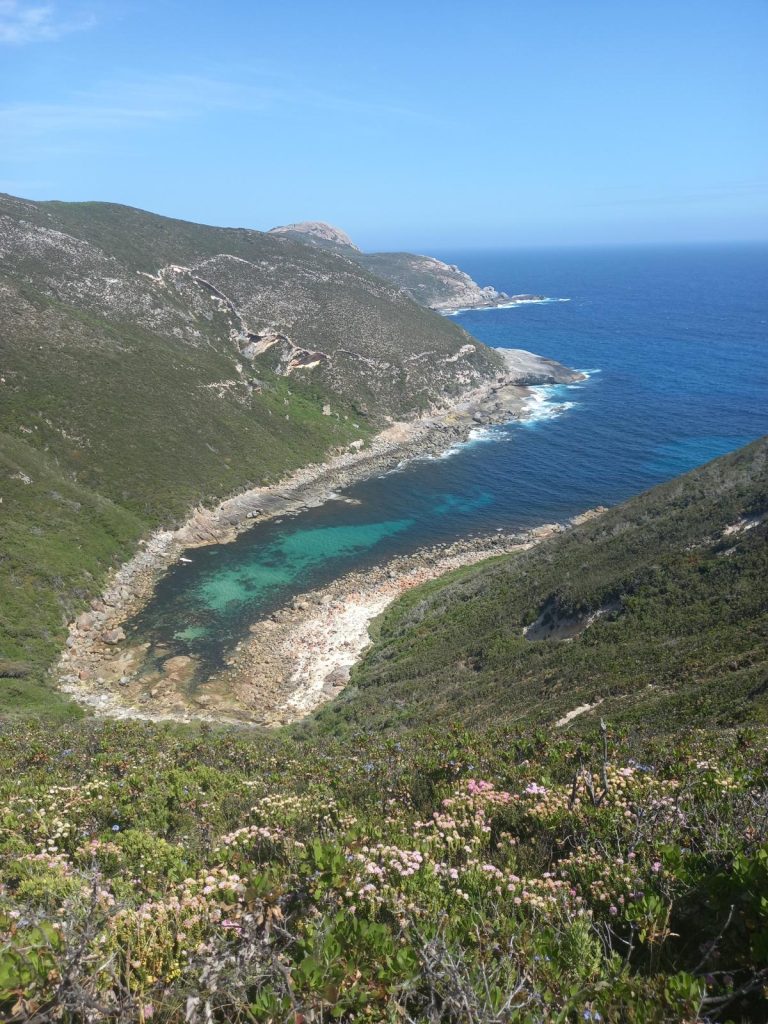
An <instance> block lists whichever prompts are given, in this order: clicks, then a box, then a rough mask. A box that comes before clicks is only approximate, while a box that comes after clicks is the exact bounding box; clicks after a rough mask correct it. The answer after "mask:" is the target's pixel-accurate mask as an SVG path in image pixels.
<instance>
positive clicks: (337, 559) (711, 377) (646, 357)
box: [134, 245, 768, 668]
mask: <svg viewBox="0 0 768 1024" xmlns="http://www.w3.org/2000/svg"><path fill="white" fill-rule="evenodd" d="M439 255H440V256H441V257H442V258H443V259H446V260H448V261H449V262H451V263H457V264H459V265H460V266H461V267H462V268H463V269H465V270H467V271H468V272H469V273H470V274H471V275H472V276H473V277H474V278H475V279H476V280H478V281H480V282H481V283H482V284H493V285H494V286H496V287H497V288H500V289H502V290H504V291H507V292H510V293H527V292H532V293H537V294H546V295H548V296H552V297H556V298H567V299H569V300H570V301H568V302H551V303H545V304H540V305H524V306H518V307H516V308H512V309H492V310H481V311H470V312H466V313H461V314H459V315H458V316H457V320H458V321H459V322H460V323H461V324H462V325H463V326H464V327H465V328H466V329H467V330H468V331H469V332H470V333H472V334H474V335H475V336H476V337H478V338H480V339H481V340H482V341H484V342H486V343H487V344H489V345H494V346H500V347H503V346H508V347H512V348H527V349H530V350H531V351H534V352H538V353H541V354H542V355H546V356H550V357H552V358H555V359H558V360H560V361H561V362H564V363H566V364H568V365H570V366H573V367H576V368H578V369H582V370H587V371H588V372H589V373H590V377H589V380H587V381H586V382H585V383H583V384H580V385H576V386H573V387H568V388H556V389H548V390H547V392H546V394H545V395H542V397H546V400H547V401H546V404H545V405H544V407H543V412H544V414H545V415H544V416H543V417H542V418H540V419H537V420H534V421H533V422H529V423H525V424H512V425H509V426H506V427H496V428H492V429H491V430H490V431H488V432H484V436H482V437H481V438H479V439H477V440H475V441H474V442H471V443H469V444H467V445H464V446H462V447H460V448H458V449H457V450H455V451H454V452H452V453H451V454H450V456H449V457H447V458H441V459H433V460H426V459H425V460H418V461H416V462H413V463H411V464H409V465H408V466H406V467H405V468H403V469H402V470H401V471H399V472H395V473H391V474H388V475H387V476H386V477H382V478H378V479H374V480H369V481H367V482H365V483H363V484H360V485H358V486H356V487H354V488H351V489H350V490H349V491H348V492H346V493H347V494H348V496H351V497H354V498H356V499H358V500H359V501H360V502H361V504H359V505H350V504H346V503H344V502H341V501H332V502H329V503H327V504H326V505H325V506H323V507H322V508H319V509H313V510H310V511H308V512H307V513H304V514H302V515H300V516H297V517H295V518H291V519H286V520H284V521H283V522H282V523H275V522H272V523H266V524H264V525H263V526H255V527H254V528H253V529H252V530H250V531H249V532H248V533H245V534H243V535H241V536H240V537H239V538H238V539H237V540H236V541H234V542H233V543H231V544H227V545H218V546H215V547H211V548H203V549H198V550H193V551H191V552H189V553H188V554H189V557H190V558H191V559H192V562H191V564H184V563H181V564H179V565H177V566H175V567H173V568H172V569H171V571H170V572H169V573H168V574H167V576H166V577H165V578H164V579H163V580H162V581H161V582H160V584H159V585H158V588H157V591H156V594H155V597H154V598H153V600H152V602H151V603H150V604H149V605H148V606H147V608H146V609H145V610H144V612H143V613H142V614H141V616H140V617H139V618H138V620H137V621H136V623H135V624H134V628H135V630H136V632H137V633H138V634H139V638H140V639H142V640H144V639H149V640H151V641H152V642H153V643H156V644H161V645H162V651H161V652H160V653H162V654H163V656H165V653H166V652H170V653H173V654H178V653H190V654H195V655H197V656H199V657H200V658H201V659H202V660H203V662H204V663H205V667H207V668H212V667H214V666H215V665H217V664H219V663H220V661H221V659H222V658H223V657H224V656H226V653H227V651H228V650H229V649H230V648H231V646H232V645H233V644H234V643H235V642H237V640H239V639H241V638H242V637H243V636H244V635H245V633H246V632H247V628H248V625H249V624H250V623H251V622H253V621H254V620H255V619H256V618H258V617H259V616H260V615H262V614H265V613H268V612H269V611H271V610H273V609H274V608H275V607H277V606H279V605H281V604H283V603H284V602H285V601H286V600H287V599H289V598H290V597H291V596H293V595H294V594H296V593H297V592H301V591H303V590H307V589H311V588H314V587H316V586H320V585H323V584H325V583H327V582H329V581H330V580H331V579H333V578H334V577H336V576H338V575H341V574H342V573H344V572H347V571H349V570H350V569H351V568H356V567H360V566H365V565H368V564H371V563H374V562H377V561H380V560H382V559H384V558H388V557H391V556H393V555H395V554H402V553H405V552H409V551H412V550H414V549H415V548H417V547H421V546H423V545H429V544H433V543H437V542H440V541H447V540H453V539H456V538H457V537H460V536H466V535H468V534H472V533H487V532H490V531H493V530H495V529H497V528H505V529H508V528H517V527H522V526H526V525H531V524H536V523H541V522H551V521H553V520H562V519H565V518H567V517H569V516H571V515H573V514H574V513H576V512H580V511H582V510H583V509H585V508H589V507H591V506H594V505H597V504H608V505H610V504H614V503H616V502H619V501H622V500H624V499H625V498H628V497H630V496H631V495H633V494H636V493H638V492H639V491H641V490H644V489H646V488H648V487H650V486H652V485H654V484H656V483H659V482H660V481H663V480H666V479H669V478H671V477H673V476H675V475H677V474H678V473H681V472H684V471H685V470H687V469H690V468H692V467H694V466H696V465H699V464H701V463H702V462H706V461H707V460H708V459H710V458H713V457H714V456H716V455H720V454H722V453H725V452H727V451H730V450H732V449H734V448H737V447H739V446H741V445H742V444H745V443H746V442H748V441H750V440H752V439H754V438H756V437H759V436H760V435H762V434H764V433H766V432H768V401H766V395H768V247H766V246H746V245H745V246H738V247H736V246H733V247H718V248H715V247H711V248H710V247H690V248H680V249H673V248H664V249H650V248H649V249H645V248H633V249H611V250H607V249H606V250H566V251H562V250H561V251H544V250H538V251H531V252H522V251H515V252H464V253H461V252H452V253H440V254H439ZM562 405H568V406H569V407H568V408H566V409H565V411H563V412H561V413H560V414H559V415H556V416H547V415H546V414H547V412H550V413H551V412H552V411H553V408H554V406H562Z"/></svg>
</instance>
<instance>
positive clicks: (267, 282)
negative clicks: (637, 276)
mask: <svg viewBox="0 0 768 1024" xmlns="http://www.w3.org/2000/svg"><path fill="white" fill-rule="evenodd" d="M0 324H1V325H2V326H1V327H0V332H1V333H0V467H1V468H0V497H2V510H3V515H2V519H1V520H0V552H1V554H0V657H1V658H2V660H0V673H2V675H3V676H6V677H7V678H13V682H12V683H8V684H7V685H4V686H3V687H2V689H0V709H3V708H13V707H14V706H17V705H19V704H20V703H21V704H27V706H35V702H39V706H40V707H46V708H48V709H50V708H51V707H53V706H55V698H54V697H52V696H51V695H50V692H49V691H47V689H46V687H45V686H44V685H43V684H42V683H41V676H40V671H41V667H42V666H44V665H45V664H47V663H48V662H50V660H51V659H52V658H53V657H54V655H55V653H56V650H57V647H58V646H59V645H60V644H61V643H62V642H63V626H64V623H65V622H66V621H67V620H68V619H70V618H71V616H72V613H73V611H74V609H75V608H76V607H78V605H79V604H81V603H82V601H83V600H84V599H85V598H86V597H87V596H92V595H93V594H94V593H98V591H99V589H100V586H99V584H100V581H101V579H102V578H103V576H104V573H105V571H106V570H107V568H109V567H110V566H111V565H112V564H113V562H114V560H115V559H118V560H122V559H124V558H126V557H127V556H128V555H129V554H130V553H131V551H132V549H133V547H134V546H135V543H136V541H137V540H138V538H139V537H140V536H141V535H143V534H146V533H147V532H148V531H149V530H150V529H152V528H153V527H155V526H156V525H158V524H159V523H169V522H173V521H177V520H178V519H179V517H181V516H183V515H184V514H185V513H186V512H187V510H188V509H189V508H190V507H192V506H194V505H196V504H197V503H200V502H203V501H211V500H213V499H215V498H217V497H218V498H221V497H225V496H226V495H227V494H230V493H232V492H233V491H235V490H240V489H242V488H245V487H248V486H252V485H254V484H257V483H262V482H264V481H270V480H276V479H279V478H281V477H282V476H283V475H284V474H285V473H286V472H287V471H288V470H290V469H293V468H296V467H298V466H301V465H304V464H306V463H308V462H313V461H318V460H321V459H322V458H323V457H324V456H325V454H326V453H327V452H328V451H329V450H333V449H339V448H341V449H343V448H345V447H346V446H348V445H349V444H350V443H352V442H353V441H358V442H361V441H365V439H366V438H368V437H370V436H371V434H372V432H373V431H374V430H376V429H377V428H378V427H380V426H381V425H383V424H384V423H385V422H386V421H387V418H388V417H390V416H408V415H412V414H414V413H416V412H418V411H419V410H421V409H423V408H425V407H427V406H429V405H430V404H431V403H432V402H434V401H435V400H436V399H439V398H441V397H444V396H446V395H450V394H452V393H456V392H459V391H462V390H464V389H466V388H467V387H469V386H472V385H475V384H477V383H478V382H481V381H483V380H487V379H489V378H492V377H494V376H495V375H496V374H497V372H498V371H499V369H500V368H501V367H502V362H501V360H500V358H499V357H498V355H497V354H496V353H495V352H493V351H492V350H490V349H488V348H486V347H485V346H483V345H481V344H480V343H479V342H476V341H474V339H472V338H470V337H469V336H468V335H467V334H466V333H465V332H464V331H463V330H461V329H460V328H459V327H457V326H456V325H455V324H453V323H451V322H449V321H446V320H445V319H443V318H441V317H438V316H435V315H434V314H432V313H429V312H428V311H426V310H424V309H422V308H421V307H420V306H418V305H416V304H415V303H413V302H412V301H411V300H410V299H408V298H407V297H406V296H405V295H403V294H402V293H401V292H399V291H397V290H396V289H394V288H392V287H391V286H390V285H388V284H387V283H385V282H383V281H381V280H380V279H378V278H375V277H373V276H372V275H371V274H369V273H368V272H366V271H365V270H363V269H362V268H360V267H358V266H356V265H353V264H350V263H349V261H347V260H346V259H344V258H342V257H340V256H337V255H334V254H333V253H328V252H322V251H320V250H319V249H310V248H308V247H307V246H304V245H299V244H297V243H294V242H292V241H291V240H290V239H282V238H277V237H275V236H272V235H265V234H262V233H260V232H255V231H245V230H230V229H220V228H212V227H206V226H202V225H196V224H189V223H186V222H182V221H177V220H170V219H168V218H164V217H159V216H156V215H154V214H150V213H146V212H144V211H141V210H134V209H131V208H128V207H121V206H115V205H111V204H104V203H75V204H68V203H56V202H53V203H33V202H28V201H26V200H21V199H15V198H13V197H10V196H3V197H0Z"/></svg>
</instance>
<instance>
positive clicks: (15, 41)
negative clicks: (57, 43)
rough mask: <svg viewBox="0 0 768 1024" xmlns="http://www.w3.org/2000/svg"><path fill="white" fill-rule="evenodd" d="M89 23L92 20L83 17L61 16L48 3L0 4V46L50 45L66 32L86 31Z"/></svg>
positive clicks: (1, 0) (6, 0)
mask: <svg viewBox="0 0 768 1024" xmlns="http://www.w3.org/2000/svg"><path fill="white" fill-rule="evenodd" d="M93 23H94V19H93V17H92V16H91V15H89V14H85V13H82V14H77V15H75V16H68V17H65V16H61V15H59V13H58V10H57V8H56V5H55V4H52V3H48V4H45V3H44V4H40V3H28V2H26V0H0V44H2V43H5V44H7V45H11V46H24V45H26V44H27V43H44V42H52V41H53V40H56V39H60V38H61V37H62V36H64V35H67V34H68V33H70V32H77V31H80V30H81V29H85V28H89V27H90V26H91V25H92V24H93Z"/></svg>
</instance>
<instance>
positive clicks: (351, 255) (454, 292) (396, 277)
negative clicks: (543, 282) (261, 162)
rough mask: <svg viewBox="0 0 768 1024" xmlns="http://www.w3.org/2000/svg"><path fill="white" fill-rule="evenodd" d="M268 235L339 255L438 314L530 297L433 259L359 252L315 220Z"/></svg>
mask: <svg viewBox="0 0 768 1024" xmlns="http://www.w3.org/2000/svg"><path fill="white" fill-rule="evenodd" d="M269 234H270V235H278V236H279V237H282V238H291V239H293V240H294V241H296V242H301V243H303V244H305V245H310V246H312V247H314V248H319V249H324V250H326V251H331V252H336V253H339V254H340V255H342V256H345V257H346V258H347V259H349V260H351V261H353V262H354V263H357V264H358V265H359V266H361V267H365V269H366V270H368V271H370V272H371V273H372V274H375V275H376V276H377V277H380V278H383V279H384V280H385V281H389V282H390V283H391V284H393V285H395V287H396V288H398V289H400V290H401V291H402V292H404V293H405V294H406V295H408V296H409V297H410V298H412V299H413V300H414V302H418V303H419V305H421V306H426V307H428V308H429V309H434V310H438V311H441V312H450V311H452V310H456V309H464V308H478V309H479V308H483V307H486V306H497V305H499V304H501V303H506V302H510V301H514V300H515V299H523V298H532V297H533V296H509V295H506V294H505V293H504V292H499V291H497V290H496V289H495V288H493V287H491V286H490V285H486V286H482V285H479V284H478V283H477V282H476V281H473V280H472V278H471V277H470V276H469V274H467V273H465V272H464V271H463V270H461V269H460V268H459V267H457V266H454V265H453V264H449V263H444V262H443V260H438V259H436V258H435V257H434V256H418V255H416V254H414V253H410V252H362V251H361V250H360V249H359V248H358V247H357V246H356V245H355V244H354V242H353V241H352V240H351V238H350V237H349V236H348V235H347V234H345V232H343V231H340V230H339V228H334V227H332V226H331V225H330V224H323V223H321V222H318V221H307V222H304V223H300V224H287V225H285V226H284V227H277V228H272V229H271V230H270V232H269ZM536 297H537V298H539V297H540V296H536Z"/></svg>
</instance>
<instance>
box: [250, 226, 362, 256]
mask: <svg viewBox="0 0 768 1024" xmlns="http://www.w3.org/2000/svg"><path fill="white" fill-rule="evenodd" d="M269 234H270V235H310V236H311V238H315V239H319V240H321V241H323V242H332V243H333V244H334V245H344V246H346V247H347V248H348V249H354V250H355V252H360V250H359V249H358V247H357V246H356V245H355V243H354V242H353V241H352V239H351V238H350V237H349V235H348V234H346V232H344V231H342V230H341V229H340V228H335V227H333V225H331V224H324V223H323V222H322V221H319V220H303V221H299V223H297V224H284V225H282V226H281V227H278V228H272V229H271V230H270V231H269Z"/></svg>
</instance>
